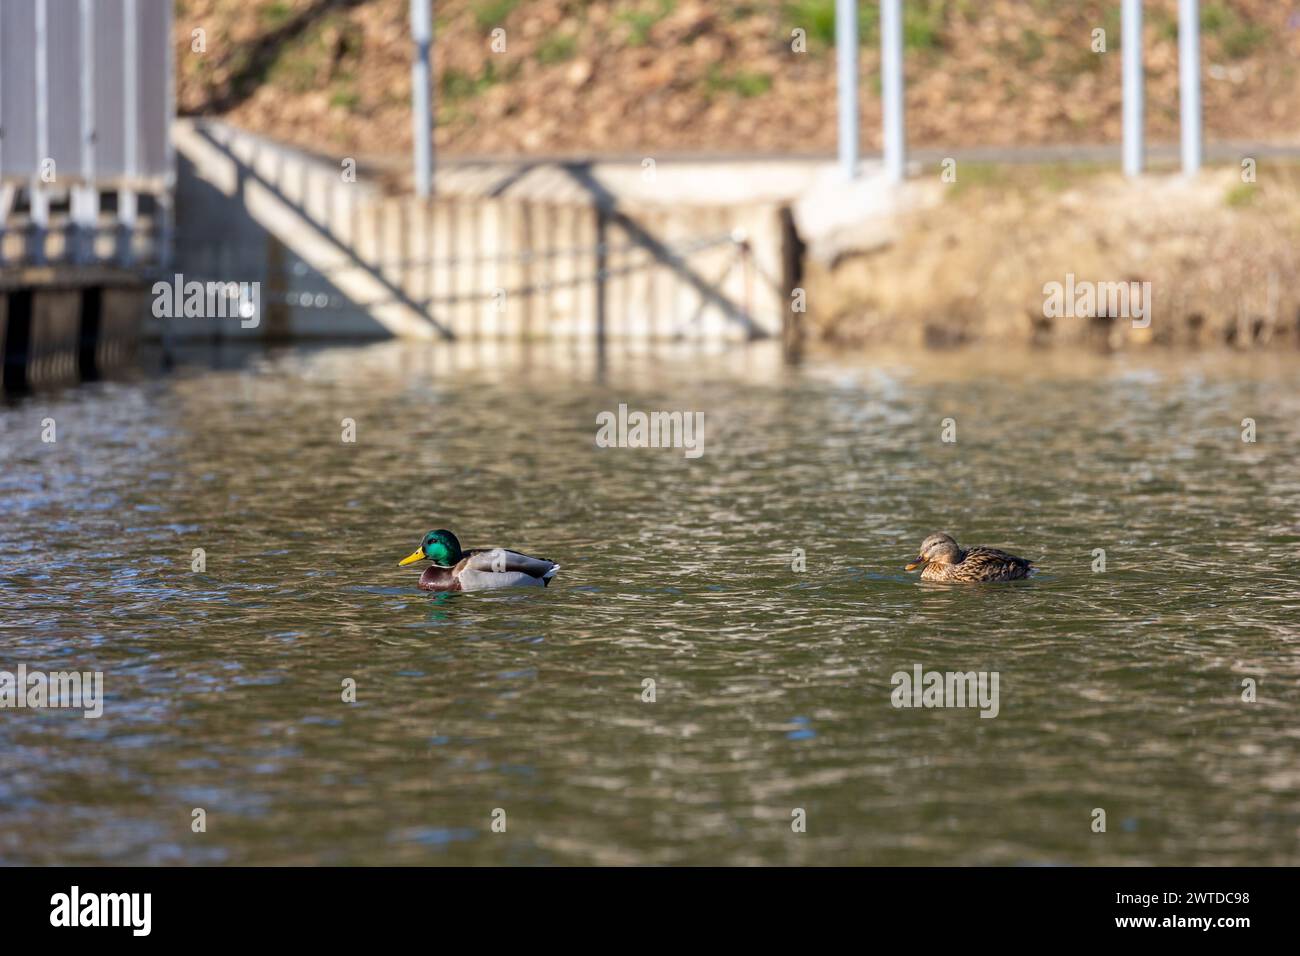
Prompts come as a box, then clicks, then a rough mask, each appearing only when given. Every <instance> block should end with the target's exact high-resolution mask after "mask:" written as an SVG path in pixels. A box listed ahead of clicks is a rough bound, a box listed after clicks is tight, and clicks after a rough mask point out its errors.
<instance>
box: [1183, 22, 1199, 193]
mask: <svg viewBox="0 0 1300 956" xmlns="http://www.w3.org/2000/svg"><path fill="white" fill-rule="evenodd" d="M1200 6H1201V5H1200V3H1199V2H1198V0H1178V89H1179V96H1178V102H1179V108H1180V109H1179V112H1180V114H1181V115H1180V117H1179V122H1180V125H1181V127H1182V147H1183V150H1182V152H1183V173H1184V174H1185V175H1188V176H1191V175H1194V174H1195V173H1196V172H1197V171H1198V170H1200V168H1201V142H1202V137H1201V17H1200Z"/></svg>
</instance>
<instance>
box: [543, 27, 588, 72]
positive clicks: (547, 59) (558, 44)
mask: <svg viewBox="0 0 1300 956" xmlns="http://www.w3.org/2000/svg"><path fill="white" fill-rule="evenodd" d="M577 48H578V40H577V38H576V37H573V36H570V35H569V34H567V33H557V34H553V35H552V36H548V37H547V38H546V39H545V40H543V41H542V42H541V43H540V44H539V45H538V47H537V59H538V61H539V62H540V63H543V64H545V65H547V66H549V65H550V64H552V63H563V62H564V61H565V60H570V59H572V58H573V54H574V51H575V50H576V49H577Z"/></svg>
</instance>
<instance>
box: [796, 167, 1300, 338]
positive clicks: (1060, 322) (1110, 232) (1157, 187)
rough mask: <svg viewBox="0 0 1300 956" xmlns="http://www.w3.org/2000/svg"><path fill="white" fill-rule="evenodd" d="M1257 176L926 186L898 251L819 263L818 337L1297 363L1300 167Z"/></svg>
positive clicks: (1227, 173) (902, 227)
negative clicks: (1252, 356) (1277, 356)
mask: <svg viewBox="0 0 1300 956" xmlns="http://www.w3.org/2000/svg"><path fill="white" fill-rule="evenodd" d="M963 176H964V178H965V183H963ZM1256 176H1257V180H1256V182H1253V183H1249V182H1243V181H1242V174H1241V171H1240V170H1237V169H1218V170H1213V171H1210V172H1207V173H1205V174H1204V175H1203V176H1201V177H1200V178H1198V179H1197V180H1196V181H1194V182H1189V181H1187V180H1185V179H1183V178H1182V177H1179V176H1177V175H1153V176H1150V177H1147V178H1145V179H1143V180H1141V181H1138V182H1132V181H1129V180H1126V179H1124V178H1123V177H1121V176H1119V175H1118V174H1114V173H1110V172H1106V173H1094V174H1093V175H1090V176H1084V177H1082V178H1080V177H1079V176H1078V174H1077V172H1072V173H1071V175H1070V176H1069V177H1068V178H1064V177H1063V175H1062V174H1061V173H1060V171H1058V170H1054V169H1050V168H1038V169H1033V168H1016V169H1010V170H1008V169H1005V168H993V167H988V168H967V169H966V170H965V171H964V173H959V176H958V182H957V183H956V184H949V185H944V186H936V185H934V182H933V181H931V182H924V181H918V182H914V183H912V184H910V185H909V187H908V188H911V189H917V190H924V191H928V192H927V195H926V197H925V198H926V199H927V200H928V201H927V202H920V203H918V204H917V205H918V207H919V208H918V209H917V211H915V212H912V213H909V214H906V215H904V216H903V217H901V219H900V220H899V222H898V223H897V225H896V232H895V236H894V241H893V242H891V243H889V244H887V245H884V246H882V247H881V248H879V249H877V250H876V251H873V252H865V253H857V254H850V255H845V256H842V257H841V258H840V259H839V260H838V261H836V262H834V263H833V264H832V265H829V266H827V265H818V264H817V263H816V262H811V261H810V262H809V265H808V274H807V276H806V277H805V283H804V285H805V287H806V289H807V297H808V303H809V322H808V324H809V329H808V332H809V337H810V338H811V339H812V340H813V341H817V342H822V343H828V344H832V345H836V346H845V345H852V346H864V345H879V344H885V343H894V344H902V345H922V344H924V345H930V346H940V347H943V346H953V345H962V344H967V343H979V342H983V343H991V344H1000V343H1032V344H1036V345H1081V344H1089V345H1097V346H1102V347H1111V348H1113V347H1123V346H1127V345H1140V344H1148V343H1149V344H1161V345H1194V346H1209V345H1225V344H1226V345H1230V346H1234V347H1238V348H1249V347H1273V346H1279V347H1285V348H1295V347H1296V346H1297V345H1300V281H1298V279H1297V277H1300V166H1295V165H1290V166H1288V165H1272V164H1269V163H1261V164H1260V165H1259V166H1258V167H1257V169H1256ZM935 178H936V179H937V176H936V177H935ZM1053 284H1055V285H1053ZM1144 284H1148V285H1144ZM1121 285H1122V286H1123V288H1122V289H1121V288H1120V286H1121ZM1116 293H1119V295H1118V296H1116ZM1117 298H1118V301H1117Z"/></svg>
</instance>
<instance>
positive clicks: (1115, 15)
mask: <svg viewBox="0 0 1300 956" xmlns="http://www.w3.org/2000/svg"><path fill="white" fill-rule="evenodd" d="M435 7H436V16H437V25H436V32H437V40H436V44H435V50H434V60H435V72H436V75H437V79H436V85H437V101H438V129H437V134H436V135H437V142H438V145H439V147H440V148H441V149H443V150H446V151H448V152H451V153H461V154H471V153H480V154H481V153H513V154H527V153H533V154H539V153H549V154H556V153H593V152H594V153H609V152H624V153H632V154H638V153H639V154H645V155H653V154H655V153H659V154H668V153H681V152H684V151H697V150H712V151H722V152H728V153H738V152H747V151H764V152H768V151H770V152H781V153H807V152H819V151H830V150H833V148H834V145H835V62H834V54H833V37H834V7H835V0H438V2H437V3H436V4H435ZM860 7H861V15H862V56H861V71H862V77H863V82H862V94H863V95H862V98H861V99H862V123H863V127H862V128H863V144H864V146H865V147H866V148H867V149H874V148H878V136H879V126H880V122H879V99H878V96H876V95H875V94H876V93H877V92H878V90H879V57H878V53H877V50H878V40H879V37H878V33H877V24H876V15H877V6H876V4H874V3H863V4H861V5H860ZM904 7H905V10H906V28H905V38H906V46H907V72H908V84H907V111H908V135H909V138H910V141H911V143H912V144H913V145H914V146H934V147H945V148H946V147H960V146H970V145H1027V144H1043V143H1068V144H1075V143H1095V142H1113V141H1116V140H1118V138H1119V132H1120V125H1119V124H1120V52H1119V51H1120V28H1119V3H1118V2H1116V0H1072V2H1070V3H1062V2H1059V0H907V3H906V4H904ZM1145 9H1146V27H1145V51H1146V52H1145V57H1146V67H1147V96H1148V133H1149V136H1150V138H1151V140H1152V141H1153V142H1155V141H1162V140H1163V141H1173V140H1175V139H1176V136H1177V122H1178V95H1177V73H1178V63H1177V0H1147V2H1146V4H1145ZM1202 10H1203V14H1202V33H1203V42H1204V60H1205V91H1204V99H1205V117H1206V127H1207V134H1208V136H1209V137H1210V138H1211V139H1243V138H1246V139H1253V140H1273V141H1276V140H1288V141H1295V140H1296V139H1297V138H1298V137H1300V69H1298V68H1297V62H1298V61H1300V7H1297V6H1296V5H1295V4H1293V3H1289V2H1280V0H1203V3H1202ZM408 17H409V2H408V0H179V2H178V3H177V13H176V21H175V30H176V49H177V64H178V103H179V106H180V109H181V111H182V112H186V113H195V114H209V115H222V116H226V117H227V118H229V119H231V120H232V121H234V122H236V123H237V124H239V125H240V126H243V127H245V128H247V129H251V130H255V131H259V132H264V133H267V134H270V135H273V136H277V137H280V138H283V139H287V140H291V141H295V142H298V143H300V144H303V145H307V146H311V147H315V148H317V149H322V150H328V151H333V152H338V153H341V154H345V155H359V156H360V155H371V154H382V153H392V154H399V155H406V154H407V153H408V152H409V147H410V139H411V128H410V113H409V104H410V54H411V43H410V34H409V27H408ZM198 30H202V31H203V33H202V42H201V43H200V42H198V41H197V40H196V36H197V34H196V31H198ZM1096 30H1104V31H1105V44H1106V52H1104V53H1102V52H1094V46H1095V45H1096V39H1095V35H1094V31H1096ZM495 31H503V32H501V33H496V35H495V37H494V32H495ZM795 31H802V38H803V41H804V42H803V43H802V44H799V43H797V42H796V39H797V37H796V35H795ZM494 43H495V46H494ZM200 46H201V47H202V49H198V47H200ZM796 47H800V48H802V49H803V50H804V52H798V51H797V50H796V49H795V48H796Z"/></svg>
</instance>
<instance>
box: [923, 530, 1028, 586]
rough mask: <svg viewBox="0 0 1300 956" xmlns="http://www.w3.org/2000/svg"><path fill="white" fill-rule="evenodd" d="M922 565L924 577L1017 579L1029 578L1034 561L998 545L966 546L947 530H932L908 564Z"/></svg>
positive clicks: (976, 579) (977, 580)
mask: <svg viewBox="0 0 1300 956" xmlns="http://www.w3.org/2000/svg"><path fill="white" fill-rule="evenodd" d="M918 567H922V571H921V580H922V581H958V582H969V583H976V582H984V581H1016V580H1019V579H1020V578H1027V577H1029V574H1030V572H1031V570H1032V568H1033V562H1032V561H1029V560H1027V559H1025V558H1021V557H1017V556H1016V555H1014V554H1010V553H1008V552H1006V551H1001V550H999V549H997V548H985V547H974V548H966V549H962V548H960V547H958V545H957V542H956V540H954V539H953V538H952V536H950V535H946V534H932V535H930V536H929V537H928V538H926V539H925V540H924V541H922V542H921V549H920V552H919V554H918V556H917V558H916V559H915V560H914V561H912V562H911V563H910V564H908V566H907V570H909V571H912V570H915V569H916V568H918Z"/></svg>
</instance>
